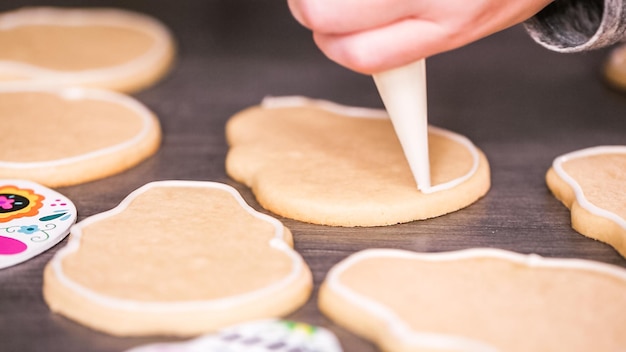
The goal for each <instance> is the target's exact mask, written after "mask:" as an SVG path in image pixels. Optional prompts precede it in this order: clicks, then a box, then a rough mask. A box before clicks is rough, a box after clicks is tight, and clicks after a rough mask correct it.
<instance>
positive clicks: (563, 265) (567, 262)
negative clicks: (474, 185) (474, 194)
mask: <svg viewBox="0 0 626 352" xmlns="http://www.w3.org/2000/svg"><path fill="white" fill-rule="evenodd" d="M381 257H383V258H384V257H389V258H400V259H410V260H421V261H431V262H443V261H454V260H462V259H472V258H485V257H487V258H495V259H503V260H508V261H511V262H514V263H518V264H522V265H526V266H527V267H530V268H560V269H577V270H586V271H592V272H599V273H603V274H608V275H611V276H614V277H616V278H618V279H620V280H623V281H625V282H626V270H624V269H621V268H619V267H616V266H613V265H610V264H605V263H599V262H593V261H589V260H584V259H554V258H543V257H541V256H539V255H537V254H529V255H524V254H519V253H515V252H510V251H506V250H501V249H492V248H473V249H465V250H459V251H453V252H442V253H416V252H410V251H406V250H398V249H367V250H363V251H361V252H357V253H355V254H352V255H351V256H349V257H347V258H346V259H344V260H343V261H341V262H340V263H339V264H337V265H336V266H335V267H333V268H332V269H331V270H330V271H329V272H328V275H327V278H326V285H327V287H328V289H331V290H333V291H334V292H335V293H337V294H339V295H340V296H342V297H343V298H344V299H346V300H347V301H349V302H351V303H353V304H354V305H356V306H359V307H360V308H361V309H362V310H364V311H366V312H369V313H370V314H372V315H374V316H376V317H378V318H379V319H381V320H382V321H383V322H385V323H386V324H387V326H388V327H389V330H390V331H391V333H392V334H394V335H395V336H396V337H398V338H399V339H400V340H402V341H405V342H406V343H408V344H410V345H414V346H420V347H425V348H439V349H452V350H457V349H458V350H463V351H468V352H469V351H472V352H488V351H497V349H496V348H494V347H493V346H490V345H487V344H485V343H483V342H480V341H475V340H472V339H468V338H464V337H460V336H455V335H446V334H442V333H430V332H420V331H414V330H412V329H411V328H410V327H409V326H408V325H407V324H406V323H404V322H403V321H402V320H401V319H400V317H398V316H397V315H396V314H395V313H394V312H393V311H392V310H391V309H389V308H387V307H386V306H385V305H383V304H381V303H378V302H377V301H375V300H373V299H370V298H367V297H366V296H363V295H361V294H359V293H358V292H355V291H353V290H351V289H350V288H349V287H347V286H344V285H343V284H342V283H341V280H340V278H339V277H340V276H341V274H342V273H343V272H344V271H345V270H347V269H348V268H349V267H351V266H352V265H354V264H356V263H358V262H359V261H361V260H363V259H367V258H381Z"/></svg>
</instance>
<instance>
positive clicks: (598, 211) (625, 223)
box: [552, 145, 626, 230]
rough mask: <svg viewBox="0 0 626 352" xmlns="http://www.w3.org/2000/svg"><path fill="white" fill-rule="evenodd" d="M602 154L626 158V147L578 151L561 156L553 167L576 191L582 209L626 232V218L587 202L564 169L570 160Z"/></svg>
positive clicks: (580, 188) (578, 186) (602, 147)
mask: <svg viewBox="0 0 626 352" xmlns="http://www.w3.org/2000/svg"><path fill="white" fill-rule="evenodd" d="M600 154H624V155H625V156H626V146H621V145H607V146H597V147H591V148H586V149H581V150H577V151H574V152H571V153H567V154H564V155H561V156H559V157H558V158H556V159H554V162H553V163H552V167H553V168H554V171H555V172H556V173H557V175H559V177H560V178H561V179H563V181H565V182H566V183H567V184H568V185H569V186H570V187H571V188H572V189H573V190H574V194H575V195H576V201H577V202H578V204H579V205H580V206H581V207H582V208H584V209H585V210H587V211H589V212H590V213H592V214H594V215H597V216H601V217H604V218H607V219H609V220H611V221H613V222H615V223H616V224H618V225H619V226H621V227H622V228H623V229H625V230H626V220H625V219H624V218H622V217H621V216H619V215H617V214H615V213H613V212H611V211H608V210H606V209H602V208H600V207H598V206H597V205H595V204H593V203H591V202H590V201H589V200H587V198H586V197H585V193H584V192H583V189H582V187H581V186H580V185H579V184H578V182H576V180H574V178H573V177H572V176H570V175H569V174H568V173H567V172H566V171H565V169H564V168H563V164H564V163H566V162H567V161H569V160H572V159H578V158H584V157H589V156H595V155H600Z"/></svg>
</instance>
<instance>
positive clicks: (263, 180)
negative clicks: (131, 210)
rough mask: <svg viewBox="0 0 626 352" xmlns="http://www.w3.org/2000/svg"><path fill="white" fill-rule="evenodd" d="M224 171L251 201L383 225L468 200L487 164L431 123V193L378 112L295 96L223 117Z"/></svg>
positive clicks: (345, 222) (479, 190)
mask: <svg viewBox="0 0 626 352" xmlns="http://www.w3.org/2000/svg"><path fill="white" fill-rule="evenodd" d="M226 137H227V139H228V142H229V144H230V150H229V152H228V155H227V158H226V171H227V173H228V174H229V175H230V176H231V177H232V178H234V179H235V180H237V181H239V182H242V183H244V184H246V185H248V186H249V187H251V188H252V191H253V192H254V194H255V195H256V197H257V199H258V201H259V203H260V204H261V205H262V206H263V207H264V208H266V209H268V210H270V211H272V212H274V213H276V214H279V215H281V216H284V217H288V218H292V219H296V220H300V221H305V222H311V223H315V224H322V225H336V226H378V225H392V224H397V223H403V222H409V221H413V220H420V219H426V218H432V217H436V216H440V215H443V214H446V213H450V212H453V211H456V210H459V209H461V208H464V207H467V206H468V205H470V204H472V203H474V202H475V201H476V200H478V199H479V198H481V197H482V196H483V195H485V194H486V193H487V191H488V190H489V187H490V176H489V165H488V162H487V159H486V158H485V156H484V155H483V153H482V152H481V151H480V150H478V148H476V147H475V146H474V145H473V144H472V143H471V142H470V141H469V140H468V139H467V138H465V137H463V136H460V135H458V134H455V133H452V132H449V131H446V130H443V129H440V128H434V127H431V128H430V130H429V144H430V146H429V148H430V161H431V179H432V184H433V188H432V189H431V190H432V192H431V193H422V192H420V191H418V189H417V185H416V184H415V180H414V178H413V176H412V174H411V171H410V169H409V166H408V163H407V161H406V159H405V157H404V154H403V152H402V148H401V146H400V143H399V142H398V140H397V137H396V135H395V132H394V130H393V127H392V125H391V122H390V120H389V118H388V117H387V116H386V113H384V111H382V110H374V109H365V108H355V107H346V106H341V105H338V104H334V103H330V102H327V101H319V100H310V99H306V98H301V97H283V98H271V99H266V100H265V101H264V102H263V104H262V105H261V106H255V107H252V108H249V109H246V110H244V111H242V112H240V113H238V114H237V115H235V116H233V117H232V118H231V119H230V120H229V121H228V124H227V126H226Z"/></svg>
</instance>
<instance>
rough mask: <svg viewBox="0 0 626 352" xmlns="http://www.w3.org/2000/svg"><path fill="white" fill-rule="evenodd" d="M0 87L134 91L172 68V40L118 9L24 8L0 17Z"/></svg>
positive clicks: (158, 27)
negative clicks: (77, 87) (90, 88)
mask: <svg viewBox="0 0 626 352" xmlns="http://www.w3.org/2000/svg"><path fill="white" fill-rule="evenodd" d="M0 47H1V48H2V50H0V87H4V86H15V85H18V86H29V87H32V86H51V85H52V86H59V85H62V86H73V85H80V86H92V87H98V88H107V89H113V90H118V91H124V92H132V91H137V90H140V89H143V88H146V87H147V86H149V85H151V84H153V83H154V82H155V81H156V80H158V79H159V78H161V77H162V76H163V75H164V74H165V73H166V72H167V71H168V70H169V67H170V66H171V64H172V60H173V57H174V43H173V39H172V36H171V34H170V33H169V31H168V30H167V28H166V27H165V26H163V25H162V24H161V23H160V22H158V21H157V20H155V19H153V18H151V17H149V16H146V15H143V14H139V13H134V12H130V11H125V10H118V9H67V8H65V9H63V8H53V7H28V8H23V9H19V10H15V11H10V12H5V13H2V14H0Z"/></svg>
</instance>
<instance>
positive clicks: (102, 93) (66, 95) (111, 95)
mask: <svg viewBox="0 0 626 352" xmlns="http://www.w3.org/2000/svg"><path fill="white" fill-rule="evenodd" d="M20 92H35V93H46V94H50V95H56V96H58V97H59V98H62V99H65V100H70V101H71V100H98V101H104V102H108V103H112V104H117V105H121V106H123V107H125V108H127V109H129V110H131V111H132V112H134V113H135V114H136V115H137V116H138V117H139V119H140V120H141V130H140V131H139V132H138V133H137V134H136V135H135V136H133V137H132V138H130V139H128V140H126V141H124V142H122V143H118V144H115V145H111V146H108V147H105V148H101V149H98V150H94V151H91V152H88V153H84V154H80V155H76V156H72V157H67V158H61V159H56V160H48V161H33V162H14V161H2V160H0V167H3V168H11V169H39V168H49V167H55V166H63V165H68V164H73V163H79V162H82V161H85V160H89V159H93V158H97V157H99V156H102V155H107V154H114V153H116V152H119V151H121V150H125V149H129V148H131V147H133V146H134V145H136V144H139V143H140V142H141V141H143V140H144V139H145V137H146V135H148V133H150V130H151V128H152V127H153V126H154V124H155V123H156V122H155V118H154V115H153V114H152V112H151V111H150V110H148V108H146V107H145V106H144V105H143V104H141V103H140V102H138V101H137V100H135V99H133V98H131V97H129V96H127V95H123V94H119V93H115V92H112V91H107V90H99V89H93V88H79V87H72V88H60V89H55V88H36V87H31V88H27V87H22V88H17V87H0V94H3V93H20Z"/></svg>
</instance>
